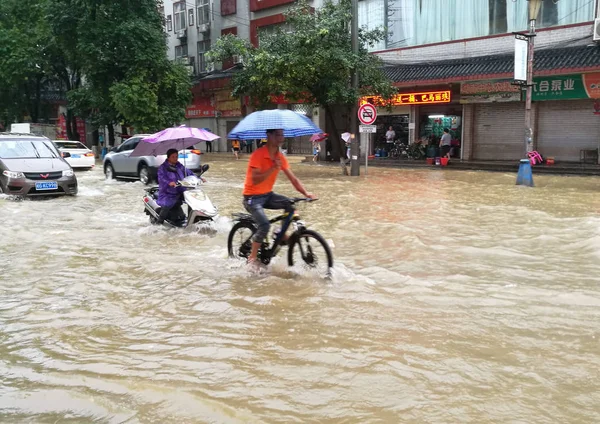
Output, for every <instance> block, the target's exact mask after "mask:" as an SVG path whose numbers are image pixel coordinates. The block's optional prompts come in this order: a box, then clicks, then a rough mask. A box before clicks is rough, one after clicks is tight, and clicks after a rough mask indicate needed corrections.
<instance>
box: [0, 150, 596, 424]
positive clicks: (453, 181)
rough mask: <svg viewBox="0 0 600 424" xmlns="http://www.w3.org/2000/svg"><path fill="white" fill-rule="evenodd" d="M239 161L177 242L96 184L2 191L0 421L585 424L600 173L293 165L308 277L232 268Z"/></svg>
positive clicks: (220, 172)
mask: <svg viewBox="0 0 600 424" xmlns="http://www.w3.org/2000/svg"><path fill="white" fill-rule="evenodd" d="M209 158H210V157H209ZM245 165H246V162H245V161H244V160H240V161H237V162H236V161H233V160H229V158H227V159H223V158H221V159H218V160H217V159H215V160H214V161H212V162H211V166H212V168H211V170H210V171H209V172H208V173H207V174H206V178H207V179H208V180H209V181H208V184H206V185H205V190H206V192H207V193H208V194H209V195H210V196H211V198H212V199H213V201H214V202H215V203H216V204H218V206H219V208H220V211H221V215H222V217H221V218H220V219H219V221H218V222H217V223H216V224H215V225H213V226H212V227H211V228H209V229H206V228H197V229H194V230H193V231H188V232H185V231H182V230H166V229H163V228H157V227H151V226H150V225H149V223H148V219H147V217H146V215H144V214H143V213H142V203H141V195H142V193H143V186H142V185H141V184H140V183H139V182H134V183H132V182H114V181H113V182H105V181H104V180H103V177H102V173H101V171H100V170H94V171H91V172H83V173H78V178H79V182H80V194H79V196H77V197H76V198H61V199H50V200H35V201H30V200H25V201H15V200H13V199H9V198H7V197H6V196H4V197H0V293H1V295H0V422H2V423H87V422H95V423H309V422H311V423H400V422H414V423H425V422H428V423H467V422H469V423H485V422H498V423H505V422H511V423H558V422H560V423H596V422H600V378H599V377H600V327H599V325H598V323H599V322H600V277H599V276H600V265H599V263H600V194H599V188H600V179H598V178H583V177H557V176H552V177H546V176H544V177H542V176H536V178H535V180H536V184H537V187H536V188H535V189H527V188H523V187H516V186H515V185H514V181H515V175H513V174H497V173H485V172H459V171H441V170H394V169H375V168H370V169H369V173H370V175H369V176H368V177H361V178H359V179H356V178H349V177H342V176H340V175H339V168H337V167H327V166H315V165H312V164H299V163H295V164H293V169H294V171H295V172H296V174H297V175H298V176H299V177H300V178H301V179H302V180H303V182H304V183H305V185H306V186H307V187H308V188H309V189H310V190H311V191H313V192H315V193H317V194H319V195H320V197H321V199H320V200H319V202H316V203H312V204H306V205H303V206H302V207H301V215H302V216H303V218H304V219H305V221H306V222H307V223H308V224H309V226H310V227H311V228H313V229H315V230H317V231H319V232H321V233H322V234H323V235H324V237H325V238H326V239H328V240H329V241H330V243H331V244H332V245H333V246H335V247H334V248H333V253H334V257H335V261H336V266H335V270H334V275H333V278H332V279H331V280H320V279H318V278H315V276H314V275H309V274H303V273H301V272H298V271H297V270H294V269H292V270H290V269H288V267H287V265H286V260H285V255H282V256H281V257H279V258H277V260H276V261H275V263H273V264H271V266H270V267H269V268H268V270H267V271H266V272H263V273H261V274H258V275H257V274H250V273H249V272H248V271H247V270H246V267H245V266H244V265H243V264H241V263H239V262H237V261H233V260H230V259H228V258H227V252H226V240H227V233H228V230H229V228H230V227H231V225H232V224H231V220H230V218H229V217H230V216H231V214H232V213H233V212H238V211H240V210H241V198H240V192H241V187H242V182H243V177H244V173H245ZM284 179H285V177H283V175H282V176H280V181H279V183H278V187H277V189H278V191H279V192H281V193H283V194H289V195H292V194H293V191H292V189H291V186H290V185H289V183H287V182H286V181H284Z"/></svg>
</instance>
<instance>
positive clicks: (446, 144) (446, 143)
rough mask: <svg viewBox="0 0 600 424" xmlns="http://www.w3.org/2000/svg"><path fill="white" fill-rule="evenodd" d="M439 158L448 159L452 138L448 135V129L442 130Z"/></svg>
mask: <svg viewBox="0 0 600 424" xmlns="http://www.w3.org/2000/svg"><path fill="white" fill-rule="evenodd" d="M440 149H441V153H440V156H442V157H446V158H448V159H450V150H451V149H452V136H451V135H450V130H449V129H448V128H444V135H442V138H441V139H440Z"/></svg>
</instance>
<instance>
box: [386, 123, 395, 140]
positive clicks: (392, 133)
mask: <svg viewBox="0 0 600 424" xmlns="http://www.w3.org/2000/svg"><path fill="white" fill-rule="evenodd" d="M395 139H396V131H394V128H393V127H392V126H391V125H390V127H389V128H388V130H387V132H386V133H385V141H386V142H387V143H393V142H394V140H395Z"/></svg>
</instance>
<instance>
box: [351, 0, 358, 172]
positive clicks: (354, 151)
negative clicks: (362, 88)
mask: <svg viewBox="0 0 600 424" xmlns="http://www.w3.org/2000/svg"><path fill="white" fill-rule="evenodd" d="M351 34H352V53H353V54H355V55H358V0H352V22H351ZM352 89H353V90H355V92H357V91H358V69H356V68H354V70H353V72H352ZM350 127H351V128H350V134H352V138H351V139H350V175H351V176H353V177H357V176H359V175H360V163H359V161H358V160H359V144H358V102H355V103H354V105H352V112H351V116H350Z"/></svg>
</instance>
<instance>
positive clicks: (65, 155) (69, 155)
mask: <svg viewBox="0 0 600 424" xmlns="http://www.w3.org/2000/svg"><path fill="white" fill-rule="evenodd" d="M62 157H63V158H70V157H71V153H69V152H63V153H62Z"/></svg>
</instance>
